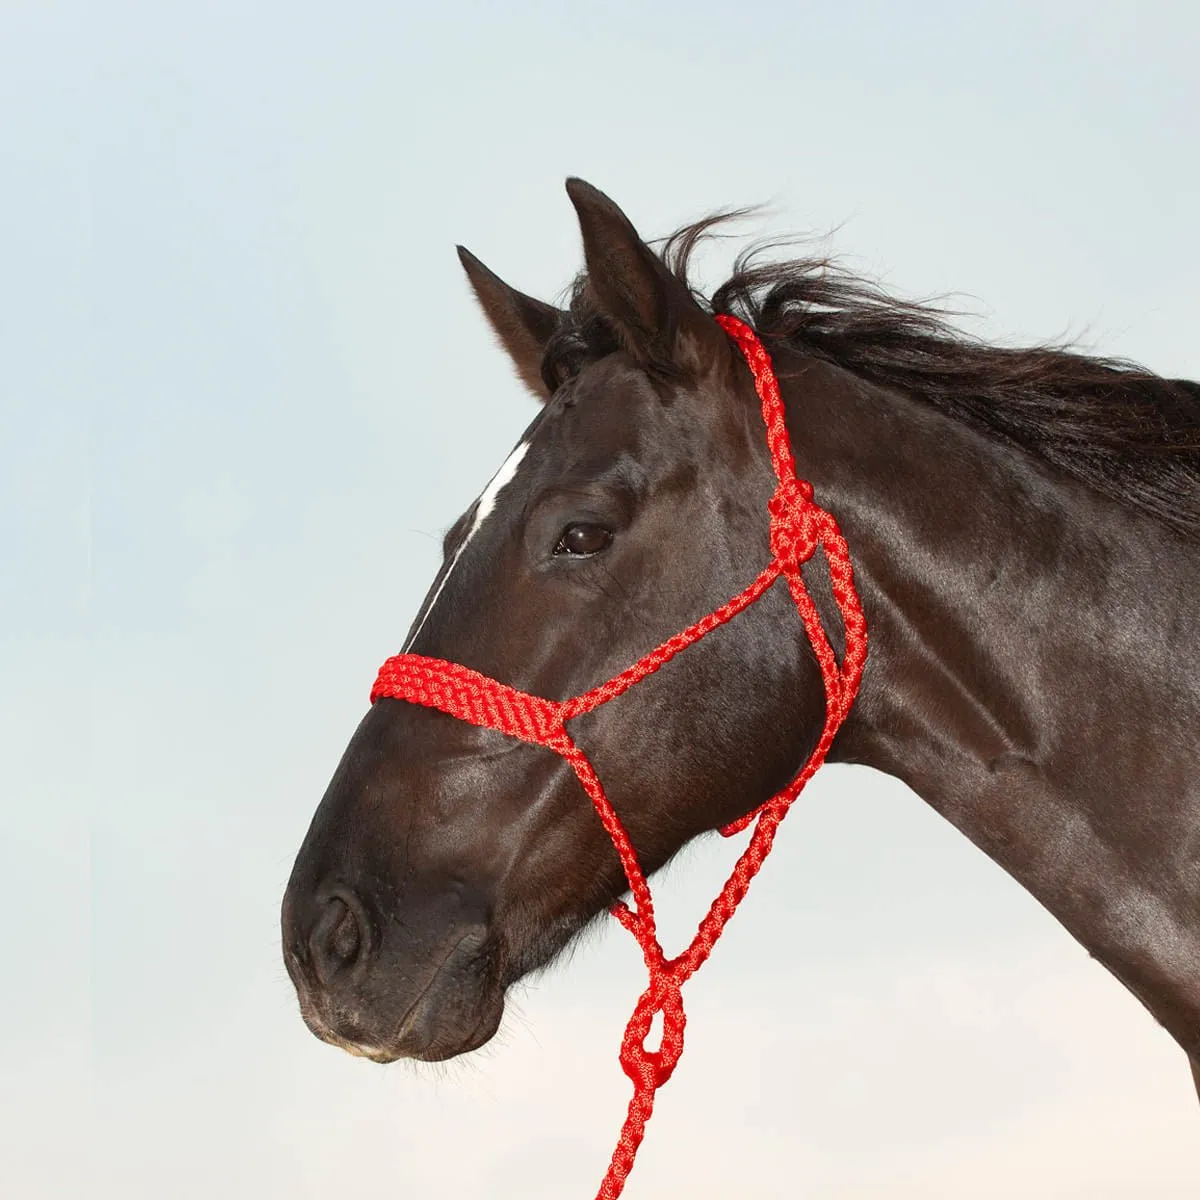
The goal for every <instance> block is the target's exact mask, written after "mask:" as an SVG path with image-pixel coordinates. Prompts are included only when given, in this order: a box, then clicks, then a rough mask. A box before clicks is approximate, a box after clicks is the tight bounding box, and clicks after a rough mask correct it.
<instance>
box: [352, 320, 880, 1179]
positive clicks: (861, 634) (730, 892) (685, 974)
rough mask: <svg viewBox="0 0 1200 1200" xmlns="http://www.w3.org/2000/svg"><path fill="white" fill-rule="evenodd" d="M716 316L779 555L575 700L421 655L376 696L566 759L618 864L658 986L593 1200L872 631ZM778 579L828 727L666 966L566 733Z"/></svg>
mask: <svg viewBox="0 0 1200 1200" xmlns="http://www.w3.org/2000/svg"><path fill="white" fill-rule="evenodd" d="M716 319H717V320H718V321H719V322H720V324H721V326H722V327H723V328H724V329H725V331H726V333H728V334H729V336H730V337H731V338H732V339H733V340H734V342H735V343H736V344H737V346H738V348H739V349H740V350H741V352H742V354H743V355H744V357H745V359H746V362H747V364H748V366H749V367H750V371H751V373H752V374H753V376H754V383H755V387H756V389H757V391H758V395H759V398H760V399H761V400H762V413H763V421H764V422H765V424H766V428H767V445H768V447H769V449H770V452H771V462H772V464H773V466H774V468H775V475H776V478H777V480H778V486H777V487H776V489H775V493H774V495H772V497H771V499H770V501H769V502H768V504H767V509H768V512H769V514H770V519H771V555H772V557H771V561H770V563H769V564H768V565H767V566H766V567H765V568H764V569H763V570H762V572H761V573H760V574H759V575H758V578H756V579H755V580H754V582H753V583H751V584H750V586H749V587H747V588H746V589H745V590H744V591H742V592H740V593H738V595H736V596H734V597H733V599H732V600H729V601H728V602H727V603H725V604H723V605H722V606H721V607H720V608H718V609H717V610H716V611H715V612H711V613H709V614H708V616H706V617H702V618H701V619H700V620H699V621H697V622H695V624H693V625H689V626H688V627H687V628H686V629H684V630H682V631H681V632H680V633H677V634H675V636H674V637H672V638H668V639H667V640H666V641H665V642H663V643H662V645H661V646H658V647H656V648H655V649H654V650H651V651H650V652H649V653H648V654H646V655H644V656H643V657H642V658H640V659H638V661H637V662H635V663H634V664H633V665H632V666H631V667H628V668H626V669H625V670H624V671H622V672H621V673H620V674H619V675H616V676H614V677H613V678H612V679H610V680H608V682H607V683H602V684H600V685H599V686H598V687H594V688H592V689H591V691H588V692H584V693H583V694H582V695H580V696H575V697H573V698H572V699H570V700H547V699H544V698H543V697H541V696H534V695H531V694H530V693H528V692H522V691H518V690H517V689H516V688H512V687H509V686H508V685H507V684H504V683H500V682H499V681H498V680H495V679H491V678H489V677H488V676H486V675H481V674H480V673H479V672H477V671H472V670H469V669H468V668H467V667H463V666H460V665H459V664H457V663H451V662H446V661H444V660H442V659H437V658H426V657H424V656H422V655H418V654H399V655H396V656H395V657H393V658H389V659H388V660H387V662H385V663H384V664H383V666H382V667H381V668H380V670H379V676H378V678H377V679H376V681H375V686H374V688H373V689H372V690H371V702H372V703H374V702H375V701H376V700H378V699H380V698H382V697H388V698H391V699H396V700H408V701H410V702H412V703H413V704H421V705H424V706H425V707H427V708H434V709H437V710H439V711H440V712H444V713H447V714H448V715H450V716H452V717H457V718H458V719H459V720H460V721H468V722H470V723H471V724H472V725H479V726H482V727H484V728H486V729H496V730H499V731H500V732H501V733H506V734H508V735H509V736H510V737H514V738H520V739H521V740H522V741H526V742H531V743H533V744H534V745H536V746H545V747H546V748H547V749H549V750H553V751H554V752H555V753H556V754H559V755H561V756H562V757H563V758H564V759H566V761H567V762H568V763H570V765H571V767H572V769H573V770H574V772H575V774H576V776H577V777H578V779H579V782H580V784H581V785H582V787H583V790H584V791H585V792H586V793H587V795H588V798H589V799H590V800H591V802H592V804H593V806H594V807H595V809H596V813H597V815H598V816H599V817H600V821H601V823H602V824H603V826H604V829H605V831H606V832H607V834H608V836H609V837H610V838H611V839H612V843H613V846H614V847H615V848H616V851H617V854H618V855H619V856H620V859H621V866H622V867H623V868H624V871H625V878H626V880H627V881H628V883H629V891H630V893H631V897H632V904H626V903H624V902H623V901H622V902H618V903H617V904H616V905H615V906H614V908H613V910H612V912H613V915H614V916H615V917H616V918H617V920H618V921H620V922H621V924H622V925H624V926H625V928H626V929H628V930H629V932H630V933H631V934H633V936H634V937H635V938H636V939H637V943H638V945H639V946H640V947H641V949H642V955H643V957H644V959H645V962H646V970H647V972H648V973H649V985H648V986H647V988H646V990H645V991H644V992H643V993H642V995H641V997H640V998H639V1000H638V1002H637V1005H636V1007H635V1008H634V1010H633V1015H632V1016H631V1017H630V1019H629V1024H628V1025H627V1026H626V1029H625V1036H624V1037H623V1039H622V1041H621V1053H620V1060H621V1066H622V1068H623V1069H624V1071H625V1074H626V1075H628V1076H629V1078H630V1080H631V1081H632V1083H633V1097H632V1098H631V1099H630V1101H629V1111H628V1114H627V1115H626V1118H625V1124H624V1126H623V1127H622V1129H621V1136H620V1139H619V1141H618V1142H617V1147H616V1150H615V1151H614V1152H613V1156H612V1161H611V1163H610V1164H609V1168H608V1172H607V1173H606V1175H605V1176H604V1180H603V1182H602V1183H601V1185H600V1190H599V1192H597V1194H596V1200H616V1197H618V1196H620V1195H621V1192H622V1191H623V1190H624V1187H625V1180H626V1178H627V1177H628V1175H629V1172H630V1170H631V1169H632V1168H633V1162H634V1158H635V1156H636V1155H637V1151H638V1147H639V1146H640V1145H641V1142H642V1138H643V1136H644V1135H645V1131H646V1122H647V1121H648V1120H649V1119H650V1115H651V1113H652V1112H653V1111H654V1098H655V1094H656V1092H657V1091H658V1089H659V1088H660V1087H662V1085H663V1084H664V1083H666V1082H667V1080H668V1079H670V1078H671V1074H672V1072H673V1071H674V1070H675V1065H676V1063H677V1062H678V1061H679V1056H680V1054H681V1053H682V1052H683V1031H684V1026H685V1024H686V1020H687V1018H686V1015H685V1013H684V1010H683V999H682V994H681V992H682V988H683V985H684V984H685V983H686V982H687V980H688V979H689V978H690V977H691V976H692V975H693V974H694V973H695V972H696V971H697V970H698V969H699V967H700V966H701V965H702V964H703V963H704V961H705V960H706V959H707V958H708V956H709V954H711V953H712V949H713V946H714V945H715V944H716V941H717V939H718V938H719V937H720V936H721V933H722V931H723V930H724V928H725V925H726V924H727V923H728V921H729V918H730V917H732V916H733V914H734V912H735V911H736V909H737V906H738V905H739V904H740V903H741V901H742V898H743V897H744V896H745V895H746V892H747V891H748V890H749V887H750V881H751V880H752V879H753V878H754V876H755V875H756V874H757V873H758V870H759V868H760V867H761V866H762V864H763V861H764V860H765V859H766V857H767V855H768V854H769V853H770V850H771V846H772V844H773V842H774V840H775V832H776V830H777V829H778V827H779V822H780V821H782V820H783V818H784V816H785V815H786V814H787V811H788V809H789V808H790V807H791V804H792V802H793V801H794V800H795V799H796V797H797V796H798V795H799V794H800V792H801V791H802V790H803V788H804V785H805V784H806V783H808V781H809V780H810V779H811V778H812V777H813V775H814V774H815V773H816V771H817V768H818V767H820V766H821V764H822V763H823V762H824V761H825V756H826V754H828V752H829V747H830V746H831V745H832V743H833V739H834V735H835V734H836V733H837V731H838V728H839V727H840V725H841V724H842V722H843V721H844V720H845V718H846V714H847V713H848V712H849V711H850V706H851V704H853V702H854V697H855V695H856V694H857V692H858V685H859V680H860V679H861V678H862V671H863V664H864V662H865V661H866V657H867V625H866V621H865V620H864V618H863V613H862V606H861V604H860V603H859V598H858V593H857V592H856V591H855V588H854V573H853V570H852V568H851V565H850V554H849V551H848V550H847V547H846V542H845V539H844V538H843V537H842V534H841V531H840V530H839V529H838V525H837V522H836V521H835V520H834V518H833V517H832V515H830V514H829V513H828V512H826V511H825V510H824V509H823V508H821V507H820V506H819V505H817V504H816V503H815V502H814V500H813V489H812V485H811V484H810V483H808V482H807V481H805V480H802V479H797V478H796V465H795V459H794V458H793V456H792V449H791V443H790V441H789V438H788V432H787V426H786V425H785V423H784V408H783V400H782V398H781V397H780V394H779V384H778V381H777V380H776V378H775V372H774V370H773V369H772V366H771V359H770V356H769V355H768V353H767V351H766V349H765V347H764V346H763V344H762V343H761V342H760V341H759V340H758V337H757V335H756V334H755V333H754V331H753V330H752V329H751V328H750V327H749V326H748V325H747V324H746V323H745V322H743V321H741V320H739V319H738V318H736V317H732V316H724V315H719V316H717V318H716ZM818 546H820V547H821V549H822V550H823V551H824V554H825V558H826V561H827V563H828V566H829V580H830V585H831V590H832V592H833V596H834V599H835V600H836V602H837V606H838V610H839V612H840V613H841V617H842V622H843V625H844V627H845V634H846V650H845V653H844V654H843V656H842V661H841V663H840V664H839V663H838V661H837V657H836V656H835V654H834V652H833V648H832V647H831V646H830V644H829V639H828V637H827V636H826V634H825V631H824V629H823V628H822V626H821V620H820V617H819V616H818V614H817V609H816V606H815V605H814V604H813V601H812V597H811V596H810V595H809V593H808V589H807V588H806V587H805V584H804V579H803V576H802V575H801V572H800V568H801V564H803V563H805V562H807V561H808V559H809V558H811V557H812V555H813V554H814V553H815V551H816V549H817V547H818ZM781 576H782V577H783V579H785V580H786V581H787V586H788V590H789V591H790V592H791V595H792V600H793V601H794V602H795V605H796V610H797V612H798V613H799V614H800V619H801V620H802V621H803V623H804V629H805V632H806V633H807V634H808V640H809V642H810V643H811V644H812V648H813V653H814V654H815V655H816V659H817V664H818V666H819V667H820V670H821V678H822V680H823V681H824V684H825V724H824V727H823V728H822V730H821V736H820V738H819V739H818V741H817V744H816V747H815V748H814V749H813V752H812V754H810V755H809V758H808V761H807V762H806V763H805V764H804V766H803V767H802V768H801V770H800V771H799V773H798V774H797V775H796V776H795V778H794V779H793V780H792V781H791V783H789V784H788V785H787V786H786V787H785V788H784V789H783V790H782V791H781V792H779V793H777V794H776V795H775V796H772V797H771V799H769V800H767V801H766V802H765V803H764V804H762V805H760V806H759V807H758V808H757V809H755V810H754V811H753V812H751V813H749V814H747V815H746V816H744V817H742V818H740V819H739V820H737V821H734V822H733V823H732V824H730V825H727V826H725V827H724V828H723V829H722V830H721V832H722V833H723V834H725V835H726V836H729V835H731V834H734V833H738V832H740V831H741V830H743V829H745V828H747V827H748V826H749V825H751V824H753V825H754V832H753V833H752V834H751V837H750V840H749V843H748V844H747V846H746V848H745V849H744V850H743V851H742V854H741V856H740V857H739V858H738V860H737V863H736V865H735V866H734V868H733V872H732V874H731V875H730V876H729V878H728V880H727V881H726V883H725V886H724V887H723V888H722V889H721V891H720V894H719V895H718V896H717V898H716V899H715V900H714V901H713V903H712V906H711V907H710V908H709V910H708V912H707V913H706V914H705V916H704V919H703V920H702V921H701V922H700V925H699V927H698V929H697V930H696V934H695V936H694V937H693V938H692V941H691V944H690V945H689V946H688V947H687V948H686V949H685V950H684V951H682V953H680V954H678V955H676V956H675V957H674V958H667V957H666V955H665V954H664V952H663V948H662V945H661V944H660V942H659V940H658V930H657V926H656V924H655V919H654V901H653V899H652V897H651V895H650V888H649V885H648V884H647V882H646V877H645V875H644V874H643V872H642V869H641V866H640V865H639V863H638V857H637V853H636V851H635V850H634V848H633V845H632V843H631V842H630V840H629V835H628V834H627V833H626V832H625V827H624V825H623V824H622V823H621V819H620V817H619V816H618V815H617V813H616V811H615V810H614V809H613V806H612V804H611V803H610V801H609V799H608V797H607V795H605V792H604V786H603V785H602V784H601V782H600V780H599V778H598V777H597V775H596V772H595V770H594V769H593V767H592V764H591V762H590V761H589V759H588V757H587V755H586V754H584V752H583V751H582V750H581V749H580V748H579V747H578V746H577V745H576V744H575V742H574V740H573V739H572V737H571V735H570V734H569V733H568V732H567V728H566V722H567V721H570V720H571V719H573V718H574V717H578V716H582V715H583V714H584V713H589V712H592V711H593V710H595V709H597V708H599V707H600V705H602V704H607V703H608V701H610V700H613V699H615V698H616V697H617V696H620V695H621V694H622V693H623V692H626V691H628V690H629V689H630V688H631V687H633V685H634V684H635V683H638V682H639V681H641V680H643V679H645V678H646V677H647V676H648V675H652V674H653V673H654V672H655V671H657V670H658V669H659V668H660V667H662V666H664V665H665V664H666V663H668V662H670V661H671V659H672V658H674V657H675V655H677V654H678V653H679V652H680V651H681V650H684V649H686V648H687V647H688V646H690V645H691V644H692V643H693V642H698V641H699V640H700V639H701V638H702V637H704V636H705V635H706V634H708V633H711V632H712V631H713V630H714V629H716V628H717V627H718V626H720V625H724V624H725V622H726V621H729V620H731V619H732V618H733V617H735V616H737V614H738V613H740V612H741V611H742V610H743V609H745V608H748V607H749V606H750V605H751V604H753V603H754V602H755V601H756V600H758V599H760V598H761V597H762V596H763V595H764V594H765V593H766V592H767V590H768V589H769V588H770V587H771V585H772V584H773V583H775V581H776V580H777V579H779V578H780V577H781ZM660 1012H661V1013H662V1017H663V1021H662V1036H661V1042H660V1045H659V1048H658V1049H657V1050H650V1049H647V1047H646V1044H645V1040H646V1037H647V1035H648V1034H649V1032H650V1027H651V1023H652V1022H653V1020H654V1016H655V1014H657V1013H660Z"/></svg>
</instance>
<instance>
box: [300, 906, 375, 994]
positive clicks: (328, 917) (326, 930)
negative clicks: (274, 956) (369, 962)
mask: <svg viewBox="0 0 1200 1200" xmlns="http://www.w3.org/2000/svg"><path fill="white" fill-rule="evenodd" d="M366 938H367V931H366V929H365V927H364V918H363V915H362V914H361V913H360V912H359V910H358V906H357V905H356V904H354V903H353V902H352V901H350V900H349V899H348V898H347V897H345V896H340V895H339V896H333V897H331V898H330V900H329V901H328V902H327V903H326V905H325V908H324V910H323V911H322V912H321V916H320V918H319V919H318V920H317V923H316V925H315V926H314V927H313V931H312V935H311V937H310V938H309V947H310V949H311V951H312V963H313V967H314V968H315V969H316V972H317V975H318V976H319V978H320V980H321V982H322V983H323V984H324V985H325V986H326V987H328V986H329V984H330V983H331V981H332V980H333V977H334V976H335V975H336V974H338V973H339V972H341V971H346V970H348V969H349V968H351V967H353V966H354V965H355V964H356V963H357V962H359V961H360V959H361V958H362V956H363V953H364V950H365V943H366Z"/></svg>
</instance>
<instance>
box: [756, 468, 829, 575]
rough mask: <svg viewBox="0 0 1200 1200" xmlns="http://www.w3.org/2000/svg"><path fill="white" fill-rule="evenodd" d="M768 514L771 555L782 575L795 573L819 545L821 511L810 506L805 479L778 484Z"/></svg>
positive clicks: (789, 478)
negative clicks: (779, 567)
mask: <svg viewBox="0 0 1200 1200" xmlns="http://www.w3.org/2000/svg"><path fill="white" fill-rule="evenodd" d="M767 511H768V512H769V513H770V514H771V553H772V554H773V555H774V556H775V557H776V558H777V559H778V560H779V565H780V566H781V567H783V569H784V573H785V574H790V573H792V572H794V571H796V570H797V569H798V568H799V567H800V564H801V563H806V562H808V560H809V559H810V558H812V556H813V554H814V553H815V552H816V549H817V546H818V545H819V544H820V541H821V522H820V516H821V510H820V509H819V508H818V507H817V506H816V505H815V504H814V503H813V487H812V484H811V483H809V482H808V480H807V479H797V478H796V476H795V475H789V476H786V477H785V478H783V479H781V480H780V481H779V486H778V487H777V488H776V489H775V494H774V495H773V496H772V497H771V499H770V500H768V501H767Z"/></svg>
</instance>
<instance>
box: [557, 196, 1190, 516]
mask: <svg viewBox="0 0 1200 1200" xmlns="http://www.w3.org/2000/svg"><path fill="white" fill-rule="evenodd" d="M724 219H726V218H725V217H723V216H718V217H710V218H707V219H705V220H702V221H698V222H696V223H695V224H693V225H688V226H685V227H684V228H683V229H681V230H679V231H678V232H677V233H675V234H673V235H672V236H671V237H670V238H668V239H667V240H666V241H665V243H664V244H663V248H662V258H663V261H664V262H665V263H666V264H667V265H668V266H669V268H670V269H671V271H672V272H673V273H674V274H675V275H676V276H677V277H678V278H679V279H680V280H682V281H683V282H684V283H685V284H686V285H687V286H689V288H691V284H690V282H689V279H688V265H689V261H690V259H691V257H692V254H693V251H694V250H695V249H696V247H697V246H698V245H699V244H700V242H701V241H702V240H703V239H704V238H705V236H706V235H707V234H709V233H710V231H711V230H712V228H713V226H714V225H716V224H718V223H719V222H721V221H722V220H724ZM774 245H775V244H774V243H768V244H766V245H757V246H753V247H751V248H750V249H748V250H746V251H744V252H743V253H742V254H740V255H739V256H738V258H737V259H736V261H735V263H734V272H733V275H732V276H731V277H730V278H729V279H728V280H727V281H726V282H725V283H723V284H722V285H721V286H720V287H719V288H717V290H716V291H715V292H714V293H713V295H712V297H711V300H710V299H708V298H706V297H703V296H701V295H700V294H699V293H696V292H695V289H694V288H692V291H693V293H694V294H696V296H697V299H698V300H700V301H701V303H703V304H704V305H705V307H707V308H709V309H711V311H713V312H715V313H729V314H732V315H735V316H738V317H741V318H742V319H743V320H745V321H747V322H749V323H750V324H751V325H752V326H753V327H754V328H755V329H756V330H757V331H758V333H759V335H760V336H761V337H762V338H763V339H764V340H765V341H767V342H768V343H770V342H772V341H775V342H782V343H784V344H786V345H788V346H791V347H793V348H795V349H798V350H801V351H803V352H804V353H806V354H809V355H813V356H815V357H818V358H822V359H825V360H827V361H829V362H832V363H836V364H837V365H839V366H841V367H844V368H845V369H847V370H849V371H852V372H853V373H854V374H856V375H859V376H861V377H862V378H864V379H867V380H870V381H871V382H873V383H878V384H881V385H883V386H886V387H891V388H897V389H899V390H902V391H905V392H907V393H909V394H910V395H913V396H917V397H920V398H921V399H923V400H925V401H927V402H928V403H930V404H933V405H935V406H936V407H937V408H939V409H941V410H942V411H943V412H946V413H949V414H950V415H952V416H955V417H958V418H960V419H962V420H965V421H969V422H971V423H973V424H974V425H976V426H978V427H981V428H983V429H985V430H987V431H989V432H991V433H993V434H995V435H997V436H999V437H1003V438H1006V439H1008V440H1009V441H1012V442H1015V443H1017V444H1018V445H1020V446H1023V447H1024V448H1026V449H1027V450H1029V451H1030V452H1032V453H1034V454H1037V455H1039V456H1040V457H1041V458H1043V459H1045V460H1046V461H1047V462H1050V463H1052V464H1053V465H1054V466H1056V467H1058V468H1060V469H1061V470H1063V471H1066V472H1068V473H1069V474H1071V475H1073V476H1075V477H1076V478H1078V479H1080V480H1082V481H1083V482H1085V483H1087V484H1089V485H1090V486H1091V487H1093V488H1095V489H1096V490H1098V491H1100V492H1103V493H1104V494H1106V495H1108V496H1111V497H1112V498H1114V499H1116V500H1118V501H1120V502H1122V503H1124V504H1127V505H1129V506H1130V507H1132V508H1135V509H1138V510H1140V511H1142V512H1145V513H1148V514H1150V515H1151V516H1153V517H1155V518H1157V519H1158V520H1159V521H1161V522H1163V523H1164V524H1166V525H1168V526H1170V527H1171V528H1173V529H1175V530H1177V531H1178V532H1180V533H1182V534H1184V535H1185V536H1187V537H1189V538H1192V539H1196V538H1200V384H1198V383H1192V382H1190V381H1187V380H1172V379H1164V378H1162V377H1161V376H1159V375H1155V374H1154V373H1153V372H1151V371H1147V370H1145V369H1144V368H1143V367H1140V366H1139V365H1137V364H1136V363H1131V362H1127V361H1124V360H1119V359H1111V358H1093V357H1090V356H1088V355H1085V354H1080V353H1078V352H1075V351H1073V350H1070V349H1068V348H1066V347H1062V346H1035V347H1029V348H1009V347H1001V346H994V345H989V344H988V343H986V342H983V341H980V340H978V339H975V338H972V337H970V336H969V335H967V334H965V333H962V332H961V331H959V330H958V329H955V328H954V327H953V326H951V325H950V324H949V323H948V322H947V320H946V316H947V315H948V314H947V313H946V311H945V310H943V309H940V308H937V307H931V306H928V305H924V304H918V303H913V302H911V301H905V300H898V299H896V298H894V297H892V296H889V295H888V294H887V293H886V292H884V291H882V290H881V289H880V288H879V287H877V286H876V285H875V284H873V283H871V282H869V281H867V280H864V279H862V278H859V277H857V276H855V275H853V274H851V273H849V272H847V271H845V270H844V269H842V268H840V267H839V266H837V265H836V264H835V263H832V262H831V261H829V260H828V259H825V258H800V259H793V260H790V261H783V262H779V261H770V260H769V259H768V258H767V257H766V253H765V252H767V251H770V250H771V249H772V248H773V246H774ZM616 346H617V343H616V338H615V335H614V334H613V332H612V331H611V330H610V329H608V328H607V326H606V325H605V323H604V321H603V319H602V318H601V317H600V316H599V315H598V314H597V313H596V311H595V308H594V307H593V305H592V303H591V300H590V297H589V294H588V291H587V278H586V276H585V275H581V276H580V277H579V278H578V279H577V280H576V282H575V285H574V287H573V289H572V292H571V298H570V303H569V307H568V309H567V313H566V319H565V320H564V322H563V325H562V327H561V328H560V330H559V331H558V333H557V334H556V335H555V337H554V338H553V339H552V341H551V344H550V345H549V346H548V348H547V352H546V366H545V371H546V374H547V378H548V379H550V380H552V381H559V380H561V379H562V378H563V377H564V376H565V375H566V374H570V373H573V372H574V371H575V370H577V369H578V367H579V365H581V360H582V359H586V358H591V357H594V356H596V355H598V354H603V353H607V352H609V351H611V350H614V349H616Z"/></svg>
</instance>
